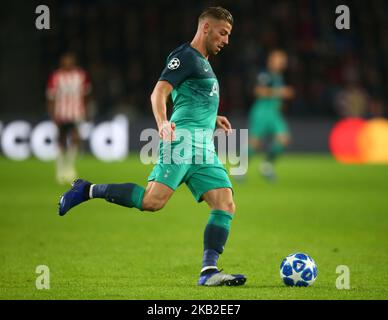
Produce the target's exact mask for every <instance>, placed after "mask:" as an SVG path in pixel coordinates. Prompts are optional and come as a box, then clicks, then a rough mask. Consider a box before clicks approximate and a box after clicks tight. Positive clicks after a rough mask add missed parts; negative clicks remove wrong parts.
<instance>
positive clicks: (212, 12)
mask: <svg viewBox="0 0 388 320" xmlns="http://www.w3.org/2000/svg"><path fill="white" fill-rule="evenodd" d="M208 17H210V18H213V19H217V20H224V21H226V22H228V23H230V25H231V26H233V16H232V14H231V13H230V12H229V11H228V10H226V9H225V8H222V7H209V8H206V9H205V10H204V11H203V12H202V13H201V15H200V16H199V18H198V22H200V21H202V20H203V19H205V18H208Z"/></svg>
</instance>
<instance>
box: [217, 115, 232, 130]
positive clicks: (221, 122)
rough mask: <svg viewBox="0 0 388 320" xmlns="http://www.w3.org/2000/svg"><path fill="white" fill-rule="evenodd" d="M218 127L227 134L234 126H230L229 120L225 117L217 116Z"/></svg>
mask: <svg viewBox="0 0 388 320" xmlns="http://www.w3.org/2000/svg"><path fill="white" fill-rule="evenodd" d="M216 127H217V128H219V129H223V130H224V131H225V132H226V133H227V134H229V133H231V131H232V125H231V124H230V122H229V120H228V118H227V117H224V116H217V119H216Z"/></svg>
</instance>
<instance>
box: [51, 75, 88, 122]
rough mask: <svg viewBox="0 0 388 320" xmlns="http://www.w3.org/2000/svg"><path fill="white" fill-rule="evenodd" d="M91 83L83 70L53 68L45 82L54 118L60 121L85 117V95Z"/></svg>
mask: <svg viewBox="0 0 388 320" xmlns="http://www.w3.org/2000/svg"><path fill="white" fill-rule="evenodd" d="M90 91H91V85H90V82H89V79H88V77H87V74H86V72H85V71H84V70H82V69H79V68H74V69H72V70H61V69H58V70H55V71H54V72H53V73H52V74H51V76H50V78H49V81H48V83H47V92H46V94H47V98H48V99H50V100H54V110H53V112H54V120H55V121H56V122H60V123H66V122H78V121H82V120H83V119H85V116H86V106H85V99H84V98H85V95H87V94H88V93H89V92H90Z"/></svg>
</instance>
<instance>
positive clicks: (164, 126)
mask: <svg viewBox="0 0 388 320" xmlns="http://www.w3.org/2000/svg"><path fill="white" fill-rule="evenodd" d="M159 136H160V138H161V139H162V141H174V140H175V123H174V122H169V121H163V122H162V123H161V124H160V126H159Z"/></svg>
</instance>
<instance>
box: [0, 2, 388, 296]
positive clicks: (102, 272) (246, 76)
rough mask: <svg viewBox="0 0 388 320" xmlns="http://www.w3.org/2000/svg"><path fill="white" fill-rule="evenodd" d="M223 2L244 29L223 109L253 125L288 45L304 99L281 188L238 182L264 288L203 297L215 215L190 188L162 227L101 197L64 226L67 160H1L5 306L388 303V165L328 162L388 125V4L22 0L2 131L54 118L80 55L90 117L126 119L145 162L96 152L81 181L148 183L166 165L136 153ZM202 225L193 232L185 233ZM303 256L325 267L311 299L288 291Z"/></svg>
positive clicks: (295, 114) (239, 237)
mask: <svg viewBox="0 0 388 320" xmlns="http://www.w3.org/2000/svg"><path fill="white" fill-rule="evenodd" d="M38 4H45V5H48V7H49V8H50V14H51V16H50V24H51V29H50V30H37V29H36V28H35V18H36V17H37V16H38V15H37V14H35V8H36V6H37V5H38ZM214 4H217V5H222V6H224V7H226V8H228V9H229V10H230V11H231V13H232V14H233V16H234V19H235V25H234V28H233V32H232V36H231V39H230V45H229V46H228V47H227V48H226V49H224V50H223V52H222V53H221V54H220V55H219V56H218V57H217V58H216V59H212V60H211V63H212V66H213V68H214V70H215V73H216V74H217V77H218V79H219V82H220V95H221V105H220V114H224V115H226V116H228V117H229V118H230V120H231V121H232V124H233V125H234V127H236V128H246V127H247V115H248V110H249V108H250V106H251V104H252V102H253V99H254V97H253V96H252V87H253V85H254V83H255V79H256V75H257V72H258V70H259V68H260V67H262V66H263V65H264V64H265V58H266V54H267V53H268V52H269V50H271V49H272V48H278V47H280V48H283V49H285V50H286V52H287V53H288V54H289V57H290V64H289V68H288V70H287V72H286V82H287V83H288V84H290V85H292V86H294V88H295V89H296V98H295V99H294V100H292V101H289V102H287V103H286V104H285V106H284V113H285V115H286V117H287V119H288V120H289V123H290V129H291V134H292V144H291V146H290V148H289V151H290V152H293V153H292V155H291V156H287V157H285V158H284V159H281V160H280V161H279V176H280V177H281V180H280V181H279V184H278V185H273V186H272V185H268V184H266V183H265V182H263V181H262V180H260V178H259V176H258V174H257V172H250V175H249V176H248V183H247V184H241V185H239V184H237V183H236V201H237V202H238V205H237V206H238V208H239V209H238V210H239V212H241V215H240V216H239V219H236V224H235V226H234V227H233V228H234V229H233V230H234V232H235V233H233V235H232V239H231V240H230V246H229V247H228V250H229V253H230V254H228V255H227V254H225V264H226V266H227V267H230V268H236V269H237V268H239V269H240V268H241V266H244V268H245V269H244V270H243V271H242V272H245V270H246V272H247V273H248V274H249V277H248V279H249V280H248V282H247V285H248V286H250V287H249V288H248V290H245V291H244V289H241V290H238V291H235V292H232V291H222V290H218V289H217V290H214V291H211V292H206V293H205V292H204V291H202V290H200V289H199V288H197V287H195V280H196V278H195V277H196V275H197V272H198V257H199V256H200V254H201V250H202V247H201V235H202V232H203V223H204V222H205V220H206V219H207V209H204V208H202V211H203V212H202V213H203V215H202V216H199V215H198V212H197V211H198V210H197V209H196V207H195V206H194V205H193V206H190V208H188V207H187V203H192V201H193V199H192V198H191V196H190V194H189V193H188V191H187V190H185V189H184V188H181V189H182V190H181V189H180V190H179V191H178V192H177V195H176V196H174V199H173V200H172V201H171V203H169V205H168V206H167V207H166V209H164V213H163V214H161V215H156V216H153V217H152V218H148V217H149V216H147V215H136V214H132V213H131V214H123V212H122V211H125V209H123V208H117V207H109V214H107V205H106V204H105V203H101V202H100V203H99V202H97V203H94V202H93V204H91V205H90V206H89V207H87V206H85V207H82V208H80V209H77V210H78V211H79V213H81V212H82V211H84V214H78V213H77V212H75V213H74V214H72V215H70V216H69V217H66V219H65V220H59V218H58V217H57V216H56V210H57V209H56V201H57V199H58V197H59V195H60V194H61V193H62V192H63V191H64V190H65V189H64V187H60V186H58V185H56V183H55V179H54V166H53V165H52V163H43V162H40V161H36V160H35V159H34V158H31V159H30V160H28V161H24V162H21V163H18V162H12V161H10V160H8V159H6V158H5V157H4V156H1V157H0V168H1V173H0V177H1V179H0V180H1V181H2V186H1V189H0V205H1V207H0V208H1V215H0V219H1V223H0V228H1V232H0V241H1V242H0V248H1V251H0V262H1V263H0V264H1V268H2V272H1V278H0V282H1V286H0V294H1V298H7V299H10V298H11V299H12V298H31V297H32V298H39V299H40V298H44V299H45V298H86V299H88V298H107V299H110V298H130V299H131V298H133V299H136V298H142V299H148V298H155V299H159V298H161V299H171V298H172V299H176V298H178V299H186V298H193V299H213V298H216V299H217V298H218V299H224V298H228V299H235V298H242V299H260V298H267V299H278V298H280V299H282V298H293V299H295V298H297V299H298V298H305V299H311V298H324V299H331V298H338V299H346V298H356V299H360V298H361V299H362V298H383V299H386V298H387V297H388V293H387V289H386V288H387V287H388V278H387V276H386V270H385V269H386V268H385V266H386V265H387V263H388V256H387V254H386V246H387V245H388V238H387V234H388V233H387V229H388V216H387V212H388V207H387V203H386V200H384V199H385V197H386V193H387V191H388V190H387V183H386V181H387V166H385V165H383V166H347V167H343V166H340V165H338V164H337V163H336V162H335V161H334V160H333V158H332V157H331V156H330V155H329V153H328V152H329V138H330V133H331V130H332V129H333V126H334V124H335V123H337V122H338V121H339V120H341V119H344V118H348V117H351V118H354V117H356V118H360V119H364V120H370V119H374V118H377V119H381V118H384V117H387V116H388V107H387V102H388V101H387V99H388V90H387V88H388V37H387V34H388V2H387V1H385V0H371V1H364V0H357V1H334V0H327V1H323V0H322V1H321V0H295V1H283V0H271V1H267V0H260V1H254V0H240V1H218V2H213V1H191V0H186V1H170V0H163V1H162V0H160V1H156V0H155V1H119V0H111V1H106V0H88V1H73V0H66V1H48V0H47V1H41V2H40V3H37V2H35V1H21V0H15V1H7V2H5V3H2V4H1V7H2V9H1V12H0V35H1V36H0V47H1V54H0V70H1V72H0V122H1V126H0V135H1V134H2V132H1V129H3V130H4V128H5V127H6V126H7V125H8V124H9V123H11V122H12V121H15V120H26V121H28V122H29V123H31V124H32V125H33V126H34V125H36V124H37V123H39V122H41V121H44V120H48V114H47V110H46V97H45V91H46V84H47V80H48V77H49V74H50V73H51V72H52V71H53V69H55V68H56V67H57V65H58V59H59V56H60V55H61V53H63V52H64V51H69V50H70V51H73V52H74V53H76V54H77V56H78V60H79V65H80V66H82V67H83V68H84V69H85V70H86V71H87V72H88V73H89V75H90V79H91V82H92V86H93V91H92V96H91V102H90V106H91V109H92V111H93V112H92V117H91V119H90V120H91V121H93V122H95V123H99V122H101V121H105V120H110V119H113V118H114V117H115V116H116V115H119V114H120V115H125V116H126V118H127V119H128V121H129V122H128V123H129V136H130V139H129V141H130V145H129V147H130V151H131V152H133V153H132V154H133V156H132V157H130V158H129V159H128V160H126V161H124V162H121V163H116V164H115V165H114V166H110V165H109V164H105V163H101V162H99V161H97V160H95V159H93V158H92V157H83V158H81V159H80V160H79V163H78V166H79V172H80V173H81V174H82V175H84V176H85V177H90V178H93V179H95V180H96V181H99V182H103V181H117V182H119V181H121V182H126V181H127V180H128V179H131V180H133V181H134V182H137V183H139V184H140V183H142V184H144V181H145V180H144V179H145V177H146V176H147V174H148V172H149V171H150V169H151V167H150V166H144V165H141V164H140V163H139V159H138V157H137V155H136V150H139V147H140V146H141V142H140V141H139V139H138V137H139V135H140V131H141V130H142V129H144V128H155V124H154V120H153V116H152V111H151V105H150V102H149V96H150V94H151V91H152V89H153V86H154V85H155V82H156V81H157V79H158V77H159V75H160V72H161V70H162V68H163V66H164V63H165V59H166V57H167V55H168V53H169V52H170V51H171V50H172V49H173V48H175V47H177V46H178V45H180V44H181V43H184V42H187V41H190V40H191V39H192V36H193V35H194V32H195V29H196V21H197V17H198V15H199V13H200V12H201V11H202V9H203V8H204V7H206V6H208V5H214ZM340 4H345V5H348V6H349V8H350V13H351V17H350V30H337V29H336V28H335V19H336V17H337V15H336V14H335V9H336V7H337V6H338V5H340ZM357 125H359V123H358V124H357ZM384 130H385V129H383V131H379V132H380V133H378V134H379V135H380V136H381V132H383V133H384V132H385V133H386V131H384ZM385 137H388V134H387V135H385V136H383V138H385ZM340 138H341V135H340ZM383 140H384V139H383ZM348 141H349V140H346V139H345V144H346V143H347V142H348ZM384 141H385V142H382V143H381V144H379V145H380V146H381V145H384V143H386V141H387V140H386V138H385V140H384ZM369 142H370V141H369V140H368V141H366V142H365V143H366V144H368V143H369ZM365 143H364V145H365ZM385 145H386V144H385ZM86 149H88V146H87V144H86ZM387 150H388V148H387ZM383 151H384V150H383ZM298 152H299V154H298ZM309 152H314V153H315V155H311V154H309V155H306V154H305V153H309ZM295 153H297V154H295ZM321 153H323V154H321ZM21 185H22V188H21ZM252 199H255V201H254V202H256V199H257V203H254V202H253V201H252ZM88 205H89V204H88ZM86 207H87V208H86ZM191 211H192V212H191ZM181 212H184V213H185V215H184V216H183V215H182V214H181ZM88 213H90V214H88ZM115 213H117V214H115ZM124 213H125V212H124ZM187 223H190V225H191V228H190V230H187V229H184V228H183V227H182V226H183V225H187ZM149 232H151V234H152V236H151V235H150V233H149ZM133 237H135V238H136V246H133V245H132V244H133V243H134V240H133ZM174 237H179V238H180V239H181V241H180V242H179V243H178V244H176V243H175V242H176V241H175V242H174V241H172V239H173V238H174ZM182 248H184V250H182ZM241 248H244V250H242V249H241ZM241 250H242V251H241ZM294 250H306V251H307V252H308V253H310V254H311V255H312V256H313V257H314V259H315V260H316V261H317V263H318V270H319V276H318V281H317V286H316V287H315V288H313V289H311V290H310V291H286V290H285V289H286V288H283V287H282V286H281V284H280V282H279V277H278V269H277V268H278V264H280V261H281V259H282V258H283V257H284V255H286V254H289V253H291V252H292V251H294ZM144 252H148V253H150V254H149V255H147V256H145V255H144ZM174 252H179V253H178V254H179V259H174V258H173V257H172V256H173V253H174ZM241 256H244V258H242V257H241ZM239 257H240V258H239ZM39 264H47V265H49V266H50V268H52V270H53V272H55V273H53V274H55V276H54V278H55V279H56V280H55V279H54V278H53V282H52V283H53V284H52V289H51V291H50V292H38V291H37V290H35V286H34V281H35V277H36V274H34V268H35V266H36V265H39ZM339 264H347V265H349V266H350V268H351V270H352V272H353V273H352V278H351V279H352V284H351V285H352V289H354V291H351V292H350V293H346V292H345V291H339V290H336V289H335V287H334V283H335V279H336V274H335V267H336V266H337V265H339ZM107 270H108V271H107ZM171 270H172V273H171V272H170V271H171ZM238 271H239V272H240V270H238ZM138 273H144V277H141V276H139V275H138ZM274 283H275V284H279V285H274ZM129 284H130V285H129Z"/></svg>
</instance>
